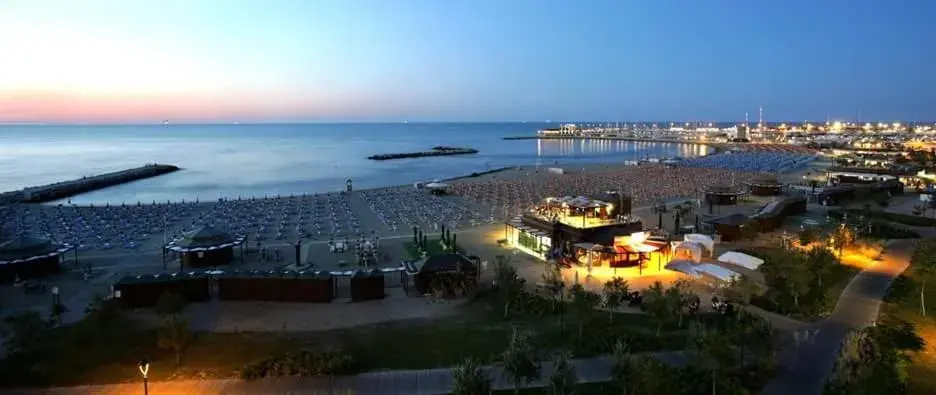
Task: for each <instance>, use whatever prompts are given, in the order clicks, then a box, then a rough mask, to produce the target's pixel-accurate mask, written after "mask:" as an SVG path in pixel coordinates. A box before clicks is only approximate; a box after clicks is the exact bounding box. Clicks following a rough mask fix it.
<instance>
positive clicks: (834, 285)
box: [742, 247, 860, 320]
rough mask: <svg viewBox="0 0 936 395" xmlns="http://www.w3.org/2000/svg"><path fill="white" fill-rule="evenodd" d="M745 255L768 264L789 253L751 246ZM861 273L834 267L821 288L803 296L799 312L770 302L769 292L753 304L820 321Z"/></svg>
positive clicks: (844, 266)
mask: <svg viewBox="0 0 936 395" xmlns="http://www.w3.org/2000/svg"><path fill="white" fill-rule="evenodd" d="M742 252H744V253H746V254H750V255H752V256H756V257H759V258H762V259H764V260H765V261H767V262H768V263H769V262H770V261H771V260H772V259H776V258H771V257H776V256H779V254H787V253H790V252H786V251H784V250H783V249H781V248H779V247H752V248H747V249H744V250H742ZM858 272H860V269H858V268H855V267H852V266H848V265H844V264H838V265H835V266H832V268H831V270H829V272H828V273H826V275H825V277H823V284H822V287H819V286H818V284H815V285H813V286H812V287H810V289H809V292H808V293H807V294H806V295H803V296H801V297H800V309H799V310H798V311H787V310H784V309H783V308H782V307H781V304H778V303H776V302H774V301H772V300H771V299H770V294H769V293H770V291H768V294H765V295H763V296H761V297H754V298H752V300H751V304H753V305H755V306H757V307H760V308H762V309H765V310H767V311H771V312H774V313H778V314H784V315H788V316H791V317H794V318H797V319H805V320H812V319H816V318H820V317H822V316H823V315H825V314H827V313H829V312H831V310H832V308H834V307H835V303H836V302H837V301H838V298H839V296H840V295H841V293H842V291H843V290H844V289H845V286H847V285H848V283H849V282H850V281H851V279H852V278H853V277H854V276H855V275H856V274H858ZM780 302H782V305H786V306H790V305H791V301H790V300H785V301H780Z"/></svg>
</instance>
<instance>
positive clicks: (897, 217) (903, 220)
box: [834, 209, 936, 226]
mask: <svg viewBox="0 0 936 395" xmlns="http://www.w3.org/2000/svg"><path fill="white" fill-rule="evenodd" d="M834 211H840V210H834ZM844 211H845V212H847V213H849V214H852V215H858V216H861V215H863V216H865V217H869V218H873V219H879V220H884V221H890V222H894V223H898V224H903V225H909V226H936V219H934V218H926V217H921V216H917V215H910V214H899V213H891V212H887V211H882V210H862V209H846V210H844Z"/></svg>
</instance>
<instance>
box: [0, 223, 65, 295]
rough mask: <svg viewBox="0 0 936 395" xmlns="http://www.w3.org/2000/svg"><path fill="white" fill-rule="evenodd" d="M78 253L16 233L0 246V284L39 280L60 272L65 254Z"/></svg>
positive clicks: (0, 243)
mask: <svg viewBox="0 0 936 395" xmlns="http://www.w3.org/2000/svg"><path fill="white" fill-rule="evenodd" d="M73 249H74V250H75V261H76V262H77V260H78V250H77V249H75V248H74V247H73V246H71V245H69V244H59V243H53V242H52V241H51V240H49V239H45V238H41V237H38V236H33V235H30V234H27V233H20V234H18V235H16V236H14V237H12V238H10V239H8V240H4V241H2V242H0V282H2V283H11V282H16V281H22V280H27V279H32V278H41V277H45V276H50V275H53V274H58V273H61V272H62V268H61V263H62V259H63V258H64V256H65V254H66V253H67V252H68V251H71V250H73Z"/></svg>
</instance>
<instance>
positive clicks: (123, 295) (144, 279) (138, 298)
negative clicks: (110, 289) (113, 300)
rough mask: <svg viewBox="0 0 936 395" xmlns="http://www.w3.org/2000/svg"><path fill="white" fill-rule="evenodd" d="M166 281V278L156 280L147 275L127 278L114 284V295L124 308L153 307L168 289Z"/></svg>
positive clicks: (152, 276) (155, 277) (154, 277)
mask: <svg viewBox="0 0 936 395" xmlns="http://www.w3.org/2000/svg"><path fill="white" fill-rule="evenodd" d="M167 281H168V280H167V279H166V277H162V278H157V276H154V275H149V274H141V275H137V276H127V277H124V278H122V279H120V280H119V281H117V283H115V284H114V295H115V296H118V299H119V302H118V303H120V305H121V306H123V307H126V308H140V307H151V306H155V305H156V302H157V301H158V300H159V297H160V296H161V295H162V294H163V293H165V292H166V291H167V290H168V288H169V287H167V285H168V284H167Z"/></svg>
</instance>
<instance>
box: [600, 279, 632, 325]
mask: <svg viewBox="0 0 936 395" xmlns="http://www.w3.org/2000/svg"><path fill="white" fill-rule="evenodd" d="M602 292H603V293H604V307H606V308H607V309H608V312H609V313H610V317H609V318H608V320H609V321H610V322H614V309H616V308H618V307H619V306H620V305H621V304H623V303H624V298H625V297H627V294H628V293H629V292H630V284H628V283H627V280H625V279H623V278H621V277H615V278H612V279H611V280H608V282H606V283H605V284H604V288H603V289H602Z"/></svg>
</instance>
